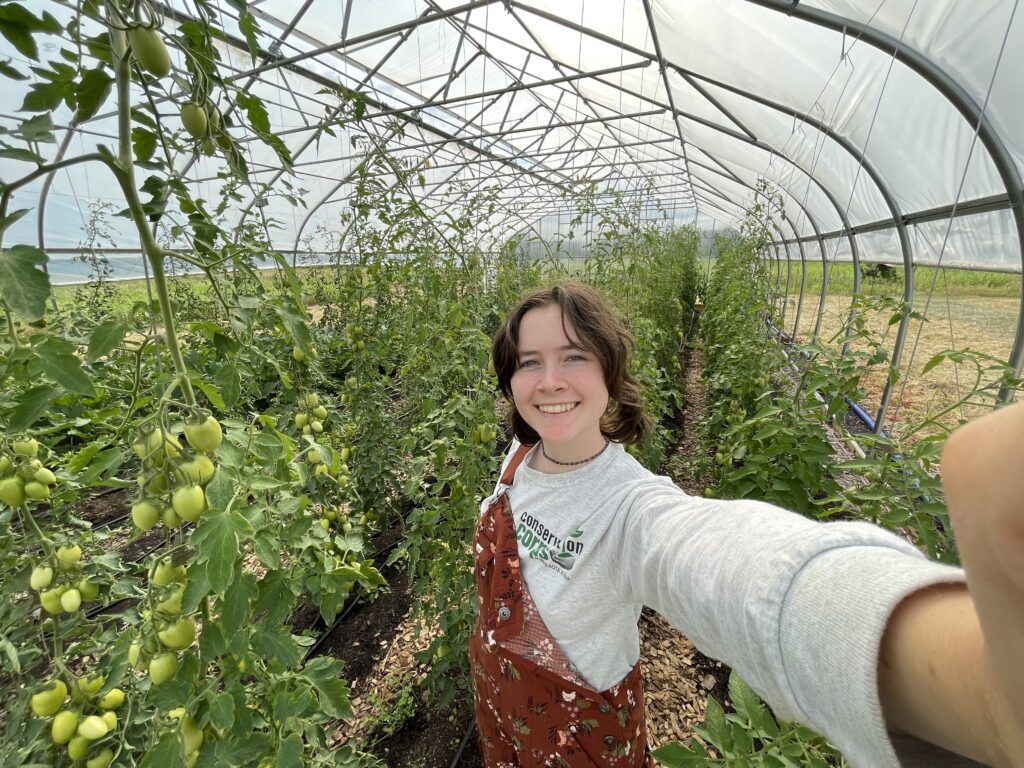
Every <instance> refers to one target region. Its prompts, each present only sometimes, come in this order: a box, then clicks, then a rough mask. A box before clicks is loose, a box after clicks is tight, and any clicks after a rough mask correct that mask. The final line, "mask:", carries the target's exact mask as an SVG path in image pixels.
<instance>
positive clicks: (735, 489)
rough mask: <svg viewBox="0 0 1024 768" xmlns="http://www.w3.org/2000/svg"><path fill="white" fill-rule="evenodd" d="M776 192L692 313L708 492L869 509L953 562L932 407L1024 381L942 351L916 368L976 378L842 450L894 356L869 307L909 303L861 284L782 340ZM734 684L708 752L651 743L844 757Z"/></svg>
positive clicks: (680, 751) (721, 753) (711, 728)
mask: <svg viewBox="0 0 1024 768" xmlns="http://www.w3.org/2000/svg"><path fill="white" fill-rule="evenodd" d="M778 205H779V201H778V200H777V199H774V196H773V193H772V190H771V188H770V187H768V186H767V185H766V184H762V185H760V186H759V188H758V194H757V198H756V201H755V204H754V205H753V206H752V207H751V209H750V210H749V211H748V212H747V216H746V219H745V221H744V223H743V225H742V227H741V229H740V232H739V234H738V236H735V237H731V238H722V239H720V240H719V241H718V243H717V251H718V258H717V260H716V262H715V264H714V269H713V271H712V275H711V279H710V281H709V285H708V289H707V295H708V299H707V306H708V308H707V310H706V311H705V313H704V314H703V317H702V318H701V323H700V343H702V344H703V345H704V348H705V351H706V358H707V362H706V367H705V371H704V377H705V380H706V383H707V402H708V406H709V412H708V417H707V420H706V422H705V423H704V424H703V425H702V426H701V429H702V432H703V439H704V441H705V444H706V458H705V459H703V460H702V461H701V465H700V466H699V467H698V470H699V471H700V472H701V473H703V474H704V476H706V477H708V478H710V484H709V486H708V487H707V488H706V489H705V495H706V496H709V497H713V496H719V497H722V498H749V499H759V500H763V501H768V502H771V503H774V504H777V505H778V506H781V507H784V508H786V509H791V510H795V511H798V512H800V513H802V514H805V515H808V516H810V517H814V518H817V519H822V520H826V519H861V520H868V521H870V522H872V523H875V524H877V525H881V526H882V527H885V528H888V529H889V530H892V531H894V532H896V533H898V534H900V535H903V536H905V537H907V538H908V539H910V540H911V541H913V542H914V543H915V544H916V545H917V546H919V547H920V548H921V549H922V550H923V551H924V552H926V553H927V554H928V556H929V557H930V558H932V559H935V560H939V561H941V562H945V563H953V564H956V563H958V562H959V559H958V555H957V552H956V547H955V542H954V539H953V536H952V529H951V528H950V525H949V518H948V514H947V511H946V506H945V501H944V497H943V494H942V489H941V482H940V479H939V473H938V469H939V467H938V464H939V459H940V457H941V453H942V447H943V444H944V442H945V438H946V437H947V436H948V429H946V428H944V427H942V428H940V429H936V427H937V426H939V425H938V419H941V417H942V416H943V415H944V414H946V413H951V412H954V411H955V410H956V409H957V408H958V407H959V406H960V405H961V404H963V403H966V402H972V403H987V404H989V405H990V406H994V405H995V401H996V397H997V396H998V393H999V389H1000V388H1001V387H1004V386H1006V387H1017V388H1019V387H1020V386H1021V382H1020V381H1019V380H1018V379H1016V378H1014V376H1013V372H1012V369H1010V368H1009V367H1008V366H1007V365H1006V364H1005V363H1004V362H1002V361H999V360H996V359H995V358H993V357H992V356H990V355H985V354H981V353H976V352H972V351H971V350H969V349H966V350H960V351H955V350H948V351H945V352H942V353H940V354H938V355H936V356H935V357H933V358H932V359H931V360H929V361H928V362H927V363H926V364H925V366H924V373H927V372H928V371H929V370H931V368H933V367H935V366H937V365H940V364H943V363H946V362H956V363H960V364H966V365H968V366H972V367H973V369H974V372H975V374H976V375H975V381H974V384H973V386H972V387H969V389H970V391H969V392H967V393H966V394H964V395H963V396H962V397H961V398H960V399H959V400H958V401H957V402H955V403H952V404H950V405H949V406H948V407H947V409H946V410H944V411H942V412H940V413H937V414H934V415H932V416H930V417H929V418H927V419H925V420H923V421H921V422H920V423H917V424H907V425H901V429H900V430H899V436H898V437H896V436H892V435H889V434H885V433H883V434H878V435H875V434H871V433H868V434H857V435H856V441H857V443H858V444H859V447H860V449H861V451H860V452H861V453H862V454H863V455H862V456H858V457H857V458H854V459H851V460H845V461H838V460H836V458H835V456H834V454H835V449H834V447H833V444H832V443H831V442H830V439H829V431H830V430H831V431H832V433H833V434H837V435H838V436H839V439H849V438H850V436H849V435H848V433H847V432H846V430H845V427H844V426H843V416H844V414H845V413H846V411H847V408H848V403H849V402H851V401H852V402H864V392H863V390H862V389H861V381H862V379H863V378H864V377H865V376H867V375H869V374H870V373H871V372H872V371H882V372H885V371H888V370H889V362H890V361H889V355H888V352H887V350H886V346H885V343H884V341H885V340H884V338H882V337H881V335H880V334H878V333H877V332H872V331H871V330H870V326H871V325H872V323H871V322H870V320H871V318H872V317H873V316H876V315H879V314H880V315H881V316H882V317H885V318H887V320H888V324H889V325H894V324H896V323H898V322H899V321H900V318H901V316H902V313H904V312H910V311H911V310H910V309H909V308H907V307H904V306H903V304H902V301H898V300H895V299H892V298H889V297H885V296H879V297H865V296H858V297H855V304H854V309H855V310H856V311H854V312H851V314H850V316H849V317H848V319H847V320H846V322H845V323H844V324H843V325H842V327H841V328H840V329H839V330H838V331H837V332H836V333H835V334H834V335H833V336H832V337H831V338H828V339H818V340H815V341H814V342H813V343H810V344H803V345H783V344H781V343H780V342H779V333H778V331H777V330H776V325H777V324H778V321H779V318H778V317H777V315H779V314H780V313H781V306H782V302H781V301H780V299H781V298H782V296H781V294H780V293H779V290H780V288H781V285H780V283H779V282H778V281H777V279H776V278H777V275H775V274H774V273H773V272H774V271H773V268H772V266H771V258H770V253H771V252H770V247H771V246H770V242H771V230H770V227H769V221H768V216H769V215H770V211H771V210H772V208H773V206H778ZM917 319H919V320H923V318H921V317H920V316H917ZM888 375H889V376H893V374H892V373H889V374H888ZM729 691H730V698H731V699H732V703H733V706H734V708H735V711H734V712H731V713H729V714H725V713H724V712H723V710H722V709H721V707H720V706H719V705H718V704H717V702H714V701H713V700H711V701H709V704H708V715H707V721H706V723H705V726H704V727H702V728H699V729H697V732H698V733H699V734H700V736H701V737H702V739H704V742H705V743H706V744H708V745H710V747H712V748H713V749H714V750H715V751H716V756H715V757H710V756H709V754H710V753H709V751H708V749H707V748H705V746H704V745H703V744H701V743H699V742H698V741H696V740H694V741H693V742H692V743H691V744H690V745H689V746H684V745H681V744H673V745H668V746H666V747H665V748H663V749H661V750H658V752H657V753H656V755H655V756H656V757H657V758H658V760H659V761H660V762H662V763H663V764H665V765H667V766H672V767H673V768H677V767H679V766H706V765H773V766H776V765H777V766H784V765H793V764H798V765H813V766H821V767H822V768H824V766H830V765H842V764H845V762H844V761H843V758H842V756H841V755H840V754H838V752H836V750H835V749H834V748H833V747H831V746H830V745H829V744H828V743H827V742H826V741H824V740H823V739H821V738H820V737H819V736H817V735H816V734H814V733H812V732H811V731H809V730H808V729H806V728H804V727H801V726H799V725H797V724H793V723H785V722H781V721H776V720H775V719H774V718H773V717H772V715H771V714H770V712H768V711H767V709H766V708H765V705H764V704H763V702H760V701H759V700H758V698H757V696H756V695H755V694H754V693H753V692H752V691H750V689H749V688H748V687H747V686H746V685H745V684H744V683H743V682H742V680H740V679H739V678H738V677H737V676H736V675H735V674H733V676H732V677H731V678H730V685H729Z"/></svg>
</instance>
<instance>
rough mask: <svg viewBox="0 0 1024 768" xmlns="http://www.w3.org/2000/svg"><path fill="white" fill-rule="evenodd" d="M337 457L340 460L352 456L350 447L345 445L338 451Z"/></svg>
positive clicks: (345, 459) (346, 459)
mask: <svg viewBox="0 0 1024 768" xmlns="http://www.w3.org/2000/svg"><path fill="white" fill-rule="evenodd" d="M338 458H340V459H341V460H342V461H348V460H349V459H351V458H352V449H351V448H350V447H349V446H347V445H346V446H344V447H343V448H342V449H341V450H340V451H339V452H338Z"/></svg>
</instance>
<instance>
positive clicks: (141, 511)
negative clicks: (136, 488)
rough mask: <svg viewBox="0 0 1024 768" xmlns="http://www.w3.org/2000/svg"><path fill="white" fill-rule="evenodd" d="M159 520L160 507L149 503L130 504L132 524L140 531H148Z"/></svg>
mask: <svg viewBox="0 0 1024 768" xmlns="http://www.w3.org/2000/svg"><path fill="white" fill-rule="evenodd" d="M159 520H160V507H158V506H157V505H156V504H154V503H153V502H151V501H145V500H143V501H137V502H135V503H134V504H132V522H133V523H135V526H136V527H137V528H138V529H139V530H140V531H148V530H150V529H152V528H153V526H154V525H156V524H157V522H158V521H159Z"/></svg>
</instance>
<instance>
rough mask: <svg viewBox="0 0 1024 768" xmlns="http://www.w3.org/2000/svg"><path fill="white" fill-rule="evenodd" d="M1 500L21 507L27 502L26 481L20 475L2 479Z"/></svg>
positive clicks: (9, 504) (0, 482)
mask: <svg viewBox="0 0 1024 768" xmlns="http://www.w3.org/2000/svg"><path fill="white" fill-rule="evenodd" d="M0 501H2V502H3V503H4V504H6V505H7V506H9V507H20V506H21V505H22V504H24V503H25V483H24V481H22V479H21V478H20V477H7V478H4V479H3V480H0Z"/></svg>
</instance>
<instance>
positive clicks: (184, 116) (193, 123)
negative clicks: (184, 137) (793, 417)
mask: <svg viewBox="0 0 1024 768" xmlns="http://www.w3.org/2000/svg"><path fill="white" fill-rule="evenodd" d="M181 124H182V125H184V126H185V130H186V131H188V133H189V135H190V136H191V137H192V138H193V139H201V138H203V137H204V136H206V129H207V128H208V127H209V121H208V120H207V118H206V110H205V109H203V108H202V107H201V106H200V105H199V104H195V103H194V102H191V101H187V102H185V103H184V104H182V105H181Z"/></svg>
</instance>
